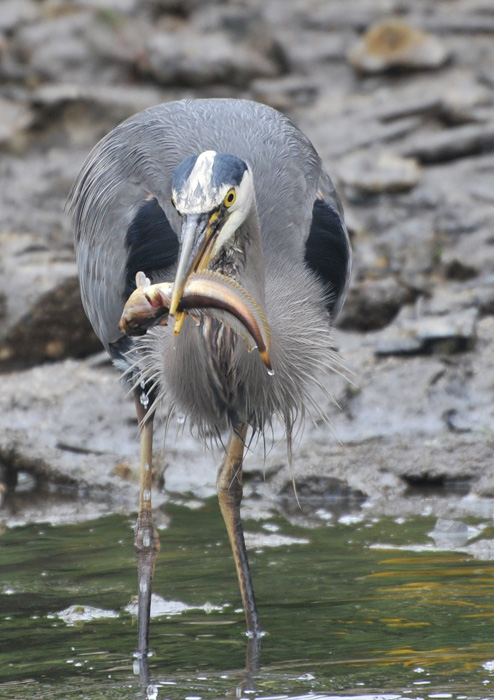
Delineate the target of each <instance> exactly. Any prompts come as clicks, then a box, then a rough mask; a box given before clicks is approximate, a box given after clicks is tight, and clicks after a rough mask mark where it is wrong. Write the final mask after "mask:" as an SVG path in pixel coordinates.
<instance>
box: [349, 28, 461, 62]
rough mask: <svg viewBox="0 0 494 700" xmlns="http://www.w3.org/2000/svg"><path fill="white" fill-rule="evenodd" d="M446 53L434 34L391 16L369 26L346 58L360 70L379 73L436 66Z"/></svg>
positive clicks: (444, 58)
mask: <svg viewBox="0 0 494 700" xmlns="http://www.w3.org/2000/svg"><path fill="white" fill-rule="evenodd" d="M448 56H449V52H448V50H447V49H446V47H445V46H444V44H443V43H442V42H441V41H440V40H439V39H438V38H437V37H435V36H433V35H431V34H427V33H425V32H422V31H420V30H418V29H415V28H414V27H412V26H410V25H409V24H407V23H406V22H405V21H403V20H401V19H393V18H392V19H388V20H384V21H382V22H378V23H376V24H374V25H373V26H372V27H370V28H369V29H368V31H367V32H366V33H365V34H364V36H363V37H362V39H361V40H360V42H359V43H358V44H357V45H356V46H355V47H354V48H353V49H352V50H351V51H350V53H349V56H348V59H349V61H350V63H351V65H352V66H353V67H354V68H355V69H357V70H358V71H360V72H362V73H382V72H385V71H389V70H392V69H397V68H399V69H409V70H410V69H427V68H429V69H430V68H439V67H440V66H442V65H443V64H444V63H445V62H446V61H447V59H448Z"/></svg>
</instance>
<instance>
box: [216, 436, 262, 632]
mask: <svg viewBox="0 0 494 700" xmlns="http://www.w3.org/2000/svg"><path fill="white" fill-rule="evenodd" d="M246 434H247V426H243V427H242V428H241V429H240V430H238V431H232V433H231V435H230V440H229V442H228V446H227V448H226V455H225V459H224V460H223V464H222V465H221V467H220V469H219V471H218V478H217V481H216V486H217V489H218V499H219V502H220V509H221V513H222V515H223V519H224V521H225V525H226V529H227V532H228V537H229V539H230V544H231V546H232V551H233V558H234V560H235V567H236V569H237V576H238V582H239V585H240V592H241V594H242V602H243V606H244V612H245V619H246V621H247V631H248V633H249V634H250V635H252V636H254V637H258V636H260V635H261V624H260V622H259V615H258V613H257V606H256V598H255V595H254V587H253V585H252V579H251V576H250V569H249V560H248V558H247V550H246V548H245V540H244V531H243V528H242V520H241V518H240V503H241V501H242V462H243V458H244V446H245V437H246Z"/></svg>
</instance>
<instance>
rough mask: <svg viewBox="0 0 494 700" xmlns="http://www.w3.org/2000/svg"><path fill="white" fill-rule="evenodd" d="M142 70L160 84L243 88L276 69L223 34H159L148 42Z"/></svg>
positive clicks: (259, 55)
mask: <svg viewBox="0 0 494 700" xmlns="http://www.w3.org/2000/svg"><path fill="white" fill-rule="evenodd" d="M140 69H141V71H142V72H143V73H144V74H146V73H148V74H150V75H151V76H152V77H153V78H154V79H155V80H157V81H158V82H159V83H160V84H161V85H187V86H196V87H199V86H203V85H211V84H214V83H225V84H227V85H234V86H237V87H241V86H246V85H248V84H249V82H250V81H252V80H253V79H254V78H260V77H265V78H267V77H269V78H273V77H275V76H277V75H278V74H279V68H278V66H277V65H276V64H275V62H274V61H272V60H271V59H270V58H268V57H266V56H263V55H261V54H260V53H258V52H257V51H255V50H254V49H252V48H250V47H249V46H248V45H245V44H240V43H238V42H233V41H232V40H230V39H229V38H228V37H227V36H226V35H225V34H224V33H222V32H218V31H216V32H211V33H209V34H207V35H201V34H198V33H196V32H195V31H191V30H189V29H184V30H182V31H170V32H158V33H156V34H155V35H154V36H153V37H151V39H150V40H149V42H148V45H147V56H146V58H145V59H143V60H142V61H141V63H140Z"/></svg>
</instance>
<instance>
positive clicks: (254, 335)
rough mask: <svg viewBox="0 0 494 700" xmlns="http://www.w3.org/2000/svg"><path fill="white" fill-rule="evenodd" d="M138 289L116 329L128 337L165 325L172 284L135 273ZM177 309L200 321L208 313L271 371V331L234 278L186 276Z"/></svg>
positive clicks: (214, 274)
mask: <svg viewBox="0 0 494 700" xmlns="http://www.w3.org/2000/svg"><path fill="white" fill-rule="evenodd" d="M136 285H137V289H136V290H135V291H134V292H133V293H132V294H131V296H130V297H129V299H128V300H127V303H126V304H125V307H124V310H123V313H122V317H121V319H120V324H119V328H120V330H121V331H122V332H123V333H126V334H127V335H131V336H139V335H144V334H145V333H146V331H147V330H148V329H149V328H151V327H153V326H156V325H166V324H167V322H168V310H169V307H170V299H171V295H172V289H173V283H171V282H162V283H159V284H153V285H152V284H151V283H150V281H149V280H148V279H147V278H146V276H145V275H144V273H142V272H138V273H137V275H136ZM178 311H179V312H181V313H183V312H185V313H188V314H189V315H190V316H192V318H195V319H196V320H197V322H199V320H200V317H201V316H202V315H205V316H211V317H213V318H214V319H216V320H217V321H219V322H221V323H224V324H226V325H227V326H229V327H230V328H231V329H232V330H233V331H235V333H237V335H239V336H240V337H241V338H242V340H243V341H244V343H245V345H246V346H247V348H248V350H249V352H251V351H252V350H254V349H257V350H258V351H259V354H260V356H261V358H262V361H263V362H264V364H265V366H266V368H267V370H268V372H269V373H272V369H271V361H270V358H269V347H270V344H271V334H270V329H269V324H268V322H267V319H266V316H265V314H264V312H263V310H262V309H261V307H260V306H259V304H258V303H257V302H256V301H255V299H254V298H253V297H252V296H251V295H250V294H249V293H248V292H247V291H246V289H245V288H244V287H242V285H241V284H239V283H238V282H237V281H236V280H234V279H232V278H230V277H227V276H225V275H221V274H219V273H217V272H212V271H209V270H206V271H204V272H201V273H197V274H192V275H190V276H189V278H188V280H187V283H186V285H185V289H184V293H183V295H182V298H181V301H180V304H179V308H178Z"/></svg>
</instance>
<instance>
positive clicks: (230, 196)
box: [223, 189, 237, 208]
mask: <svg viewBox="0 0 494 700" xmlns="http://www.w3.org/2000/svg"><path fill="white" fill-rule="evenodd" d="M236 199H237V193H236V192H235V190H233V189H232V190H229V191H228V192H227V195H226V197H225V199H224V200H223V204H224V205H225V207H227V208H228V207H231V206H232V204H233V203H234V202H235V200H236Z"/></svg>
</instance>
